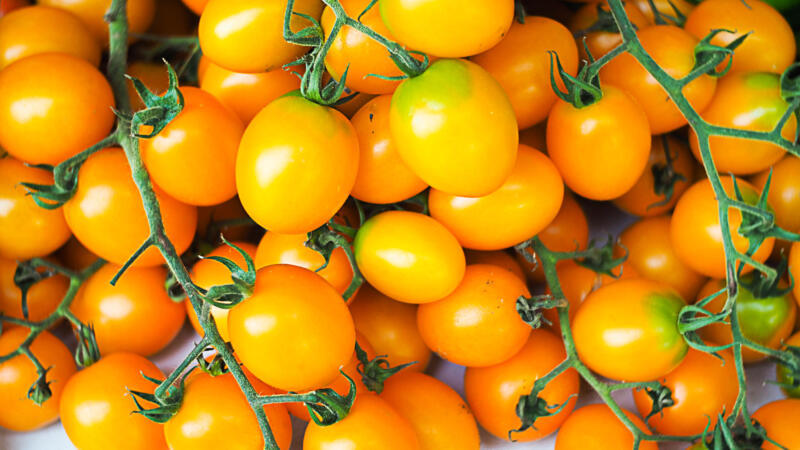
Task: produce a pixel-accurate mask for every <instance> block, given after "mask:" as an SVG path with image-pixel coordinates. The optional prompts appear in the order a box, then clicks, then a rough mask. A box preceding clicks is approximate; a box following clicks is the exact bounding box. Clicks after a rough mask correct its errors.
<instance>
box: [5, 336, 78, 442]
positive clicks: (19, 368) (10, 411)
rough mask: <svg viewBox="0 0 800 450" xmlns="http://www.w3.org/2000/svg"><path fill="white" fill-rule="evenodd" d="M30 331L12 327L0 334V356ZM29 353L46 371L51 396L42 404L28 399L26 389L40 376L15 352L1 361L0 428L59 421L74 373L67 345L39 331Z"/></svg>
mask: <svg viewBox="0 0 800 450" xmlns="http://www.w3.org/2000/svg"><path fill="white" fill-rule="evenodd" d="M29 331H30V330H28V329H27V328H23V327H17V326H14V327H11V328H7V329H4V330H3V334H2V335H0V355H7V354H9V353H11V352H13V351H15V350H16V349H17V347H19V346H20V344H22V342H23V341H24V340H25V339H26V338H27V337H28V333H29ZM30 350H31V352H32V353H33V354H34V355H35V356H36V358H37V359H38V360H39V362H40V363H41V364H42V366H44V368H46V369H47V370H48V372H47V381H48V385H49V387H50V392H51V396H50V398H49V399H47V400H46V401H45V402H44V403H42V405H41V406H39V405H37V404H36V403H34V402H33V401H32V400H30V399H28V389H31V388H32V385H33V384H34V383H35V382H36V380H37V379H38V378H39V376H38V375H37V373H36V367H34V365H33V363H32V362H31V361H30V360H29V359H28V357H27V356H25V355H17V356H15V357H13V358H11V359H9V360H7V361H5V362H3V363H0V402H2V404H3V407H2V408H0V427H3V428H5V429H8V430H13V431H31V430H35V429H37V428H41V427H43V426H45V425H47V424H49V423H52V422H55V421H56V420H58V405H59V402H60V401H61V395H62V393H63V391H64V386H65V385H66V384H67V381H68V380H69V379H70V377H71V376H72V375H73V374H74V373H75V370H76V367H75V361H74V360H73V359H72V354H71V353H70V351H69V349H68V348H67V346H66V345H64V344H63V343H62V342H61V341H59V340H58V338H56V337H55V336H53V335H52V334H50V333H48V332H47V331H42V332H41V334H40V335H39V336H37V337H36V339H34V340H33V342H32V343H31V345H30Z"/></svg>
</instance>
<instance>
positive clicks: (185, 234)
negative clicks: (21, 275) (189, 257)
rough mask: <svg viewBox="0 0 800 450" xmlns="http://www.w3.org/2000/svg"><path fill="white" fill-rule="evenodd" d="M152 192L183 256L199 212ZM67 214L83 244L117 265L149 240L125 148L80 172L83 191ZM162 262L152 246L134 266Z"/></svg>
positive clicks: (94, 158) (92, 159)
mask: <svg viewBox="0 0 800 450" xmlns="http://www.w3.org/2000/svg"><path fill="white" fill-rule="evenodd" d="M153 188H154V190H155V194H156V198H157V199H158V204H159V208H160V210H161V217H162V219H163V222H164V228H165V230H166V233H167V237H168V238H169V240H170V241H171V242H172V244H173V245H174V246H175V250H177V252H178V253H183V251H184V250H186V249H187V248H189V244H191V242H192V237H193V236H194V231H195V227H196V226H197V209H196V208H195V207H193V206H189V205H185V204H183V203H180V202H179V201H177V200H175V199H174V198H172V197H170V196H168V195H167V194H165V193H164V192H163V191H161V190H160V189H158V187H155V186H154V187H153ZM63 210H64V217H65V218H66V219H67V225H69V228H70V229H71V230H72V232H73V233H74V234H75V237H76V238H78V240H79V241H81V244H83V245H84V246H86V248H88V249H89V250H90V251H91V252H92V253H94V254H96V255H98V256H100V257H101V258H103V259H105V260H107V261H110V262H112V263H115V264H120V265H121V264H124V263H125V261H127V260H128V258H130V256H131V255H133V253H134V252H135V251H136V250H137V249H138V248H139V247H140V246H141V245H142V243H143V242H144V241H145V239H147V238H148V236H150V227H149V225H148V223H147V217H146V216H145V211H144V206H142V199H141V197H140V196H139V190H138V189H137V188H136V185H135V184H134V182H133V180H132V179H131V169H130V167H129V166H128V160H127V159H126V158H125V154H124V152H123V151H122V149H120V148H110V149H105V150H102V151H99V152H97V153H94V154H93V155H91V156H89V158H88V159H87V160H86V162H85V163H83V166H81V169H80V172H79V173H78V189H77V191H76V192H75V195H74V196H73V197H72V198H71V199H70V200H69V201H68V202H67V203H65V204H64V207H63ZM163 262H164V259H163V258H162V256H161V253H159V251H158V249H157V248H155V247H150V248H149V249H147V250H146V251H145V252H144V253H142V254H141V255H139V257H138V258H136V261H134V263H133V264H134V266H138V267H145V266H157V265H159V264H162V263H163Z"/></svg>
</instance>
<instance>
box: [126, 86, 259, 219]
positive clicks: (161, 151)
mask: <svg viewBox="0 0 800 450" xmlns="http://www.w3.org/2000/svg"><path fill="white" fill-rule="evenodd" d="M181 93H182V94H183V99H184V107H183V110H182V111H181V112H180V113H179V114H178V116H177V117H175V118H174V119H172V121H171V122H170V123H169V124H168V125H167V126H166V128H164V129H163V130H161V132H160V133H158V135H157V136H155V137H153V138H151V139H139V145H140V148H141V150H142V158H143V159H144V164H145V166H146V167H147V171H148V172H149V173H150V177H151V179H152V180H153V182H154V183H155V184H157V185H158V186H159V187H160V188H161V189H163V190H164V192H166V193H167V194H169V195H171V196H172V197H173V198H175V199H176V200H178V201H181V202H183V203H188V204H190V205H202V206H208V205H217V204H219V203H222V202H224V201H226V200H229V199H231V198H232V197H233V196H234V195H236V181H235V173H236V170H235V164H236V153H237V150H238V147H239V140H240V139H241V138H242V133H244V125H243V124H242V121H241V120H239V118H238V117H237V116H236V115H235V114H233V113H232V112H231V111H230V110H229V109H227V108H226V107H225V106H223V105H222V104H221V103H220V102H219V101H218V100H217V99H216V98H214V96H213V95H211V94H209V93H207V92H205V91H203V90H201V89H198V88H194V87H184V88H181Z"/></svg>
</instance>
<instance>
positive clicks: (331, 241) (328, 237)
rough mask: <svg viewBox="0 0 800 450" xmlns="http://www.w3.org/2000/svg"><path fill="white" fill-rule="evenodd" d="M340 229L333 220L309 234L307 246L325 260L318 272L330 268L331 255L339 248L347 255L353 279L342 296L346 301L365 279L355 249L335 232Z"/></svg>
mask: <svg viewBox="0 0 800 450" xmlns="http://www.w3.org/2000/svg"><path fill="white" fill-rule="evenodd" d="M339 227H342V226H341V225H339V224H336V223H334V222H333V219H331V220H330V221H329V222H328V223H327V224H325V225H323V226H321V227H319V228H317V229H316V230H314V231H311V232H309V233H308V238H307V239H306V242H305V246H306V247H308V248H310V249H311V250H314V251H315V252H317V253H319V254H320V255H322V257H323V258H324V259H325V263H324V264H323V265H322V266H320V267H319V268H318V269H317V270H316V271H317V272H319V271H320V270H322V269H324V268H326V267H328V263H329V262H330V260H331V255H332V254H333V251H334V250H336V249H337V248H341V249H342V250H344V252H345V254H346V255H347V260H348V261H349V262H350V267H351V269H352V271H353V279H352V280H351V281H350V285H349V286H348V287H347V290H345V292H344V294H342V298H344V300H348V299H349V298H350V297H352V296H353V294H355V292H356V290H357V289H358V288H359V287H360V286H361V285H362V284H363V283H364V277H363V276H362V275H361V271H360V270H359V269H358V266H357V265H356V262H355V256H354V255H353V249H352V247H351V246H350V243H349V242H348V241H347V239H345V237H344V236H343V235H342V234H340V233H339V232H337V231H336V230H335V228H339Z"/></svg>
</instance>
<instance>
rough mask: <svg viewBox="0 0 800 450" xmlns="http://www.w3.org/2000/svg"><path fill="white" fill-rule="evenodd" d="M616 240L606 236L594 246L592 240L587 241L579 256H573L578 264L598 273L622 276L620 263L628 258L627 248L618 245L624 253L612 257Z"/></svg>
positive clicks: (615, 276) (613, 276) (616, 277)
mask: <svg viewBox="0 0 800 450" xmlns="http://www.w3.org/2000/svg"><path fill="white" fill-rule="evenodd" d="M616 246H617V240H616V239H614V238H613V237H612V236H610V235H609V236H608V238H607V240H606V243H605V244H603V245H600V246H596V245H595V242H594V241H590V242H589V248H588V249H587V250H586V251H585V252H581V255H582V256H581V257H578V258H575V262H576V263H578V265H580V266H583V267H585V268H587V269H589V270H592V271H594V272H596V273H599V274H605V275H608V276H610V277H612V278H614V279H618V278H620V277H622V271H623V268H622V267H621V266H622V263H624V262H625V261H626V260H627V259H628V249H626V248H625V247H624V246H622V245H620V247H622V249H623V250H624V251H625V253H624V254H623V255H622V256H620V257H619V258H615V257H614V248H615V247H616ZM617 267H619V273H614V269H615V268H617Z"/></svg>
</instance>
